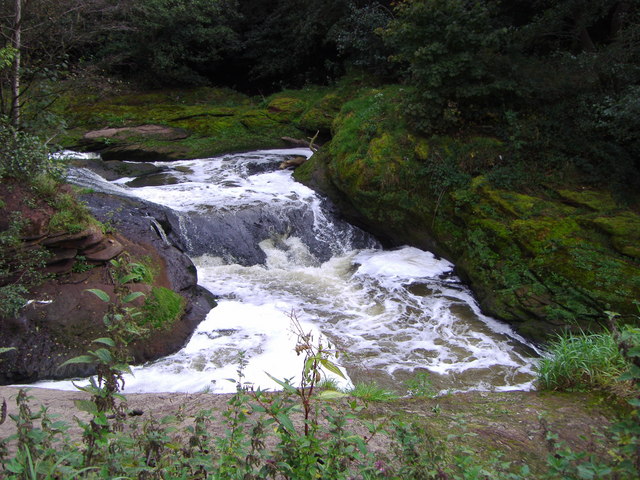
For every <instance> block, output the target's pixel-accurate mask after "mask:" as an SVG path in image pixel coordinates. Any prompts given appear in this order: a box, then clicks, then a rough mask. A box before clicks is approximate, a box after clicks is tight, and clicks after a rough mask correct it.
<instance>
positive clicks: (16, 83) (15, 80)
mask: <svg viewBox="0 0 640 480" xmlns="http://www.w3.org/2000/svg"><path fill="white" fill-rule="evenodd" d="M14 12H15V18H14V22H13V38H12V39H11V40H12V41H11V44H12V45H11V46H12V47H13V48H15V56H14V57H13V72H12V74H13V75H12V79H11V125H12V126H13V128H15V129H16V130H17V129H18V128H20V48H21V47H22V25H21V24H22V0H14Z"/></svg>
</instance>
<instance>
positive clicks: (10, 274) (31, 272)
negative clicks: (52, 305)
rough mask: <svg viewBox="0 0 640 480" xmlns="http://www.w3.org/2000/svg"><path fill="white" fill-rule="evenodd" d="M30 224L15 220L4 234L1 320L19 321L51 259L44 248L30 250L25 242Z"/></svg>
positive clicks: (0, 246)
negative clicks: (13, 319)
mask: <svg viewBox="0 0 640 480" xmlns="http://www.w3.org/2000/svg"><path fill="white" fill-rule="evenodd" d="M25 226H26V220H25V219H23V218H22V217H21V216H20V214H18V213H14V214H12V216H11V220H10V223H9V228H8V229H7V230H4V231H2V232H0V316H4V317H16V316H17V315H18V313H19V312H20V310H21V309H22V307H24V306H25V305H26V303H27V295H28V293H29V289H30V288H32V287H33V286H35V285H38V284H40V283H41V282H42V281H43V280H44V279H45V278H46V275H45V274H44V273H43V268H44V265H45V260H46V258H47V256H48V254H47V252H46V251H45V250H44V249H43V248H28V247H27V246H26V245H25V244H24V243H23V242H22V238H21V233H22V231H23V229H24V227H25Z"/></svg>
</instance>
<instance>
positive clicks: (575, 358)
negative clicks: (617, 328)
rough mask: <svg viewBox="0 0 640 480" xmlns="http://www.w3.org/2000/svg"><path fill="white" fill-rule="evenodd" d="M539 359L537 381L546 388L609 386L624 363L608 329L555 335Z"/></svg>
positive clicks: (583, 388)
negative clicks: (606, 330)
mask: <svg viewBox="0 0 640 480" xmlns="http://www.w3.org/2000/svg"><path fill="white" fill-rule="evenodd" d="M549 352H550V356H548V357H546V358H543V359H542V360H541V362H540V366H539V372H538V383H539V385H540V387H541V388H543V389H547V390H588V389H593V388H597V389H610V388H611V387H612V386H613V385H614V384H615V382H616V380H617V378H618V377H619V376H620V375H621V374H622V372H624V370H625V369H626V368H627V363H626V361H625V359H624V357H623V355H622V353H621V352H620V351H619V349H618V345H617V343H616V340H615V339H614V337H613V335H612V334H611V333H610V332H603V333H592V334H588V333H585V332H582V333H578V334H567V335H559V336H558V337H557V338H556V339H555V340H554V341H552V342H551V343H550V345H549Z"/></svg>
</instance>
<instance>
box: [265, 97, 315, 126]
mask: <svg viewBox="0 0 640 480" xmlns="http://www.w3.org/2000/svg"><path fill="white" fill-rule="evenodd" d="M305 108H306V103H305V102H304V101H302V100H300V99H299V98H291V97H276V98H274V99H273V100H271V102H269V104H268V105H267V115H268V116H269V118H271V119H272V120H275V121H277V122H281V123H292V122H293V121H294V120H296V119H297V118H298V117H299V116H300V115H301V114H302V112H303V111H304V110H305Z"/></svg>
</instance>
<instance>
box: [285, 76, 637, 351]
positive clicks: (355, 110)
mask: <svg viewBox="0 0 640 480" xmlns="http://www.w3.org/2000/svg"><path fill="white" fill-rule="evenodd" d="M402 97H403V89H402V88H401V87H398V86H390V87H385V88H379V89H373V90H366V91H363V92H362V93H361V95H360V96H358V97H357V98H354V99H353V100H351V101H349V102H347V103H346V104H345V105H344V106H343V107H342V109H341V112H340V114H339V115H338V116H337V117H336V119H335V121H334V123H333V138H332V140H331V142H330V143H329V144H327V145H325V146H324V147H323V149H322V150H321V151H320V152H319V153H318V154H316V155H314V157H312V159H311V161H310V162H307V163H306V164H305V165H303V166H302V167H300V168H299V169H298V170H297V171H296V174H295V175H296V178H297V179H298V180H300V181H302V182H304V183H307V184H309V185H311V186H313V187H315V188H317V189H320V190H322V191H324V192H325V193H326V194H328V195H330V196H331V197H332V198H333V199H334V200H335V201H336V202H337V203H338V204H339V205H341V206H342V209H343V211H344V212H345V213H346V214H347V215H348V216H350V217H351V219H352V220H353V221H355V222H356V223H358V224H360V225H363V226H365V227H366V228H368V229H370V230H372V231H373V232H374V233H376V234H378V235H380V236H381V237H382V238H384V239H387V240H388V241H389V243H391V244H395V245H400V244H411V245H415V246H418V247H422V248H427V249H430V250H433V251H435V252H436V253H437V254H439V255H442V256H444V257H446V258H448V259H450V260H452V261H453V262H454V263H455V264H456V267H457V271H458V273H459V275H460V276H461V277H462V278H463V279H464V280H466V281H467V282H469V284H470V285H471V287H472V289H473V290H474V292H475V293H476V295H477V298H478V301H479V303H480V305H481V306H482V308H483V309H484V310H485V311H486V312H487V313H489V314H492V315H494V316H496V317H499V318H501V319H504V320H507V321H509V322H511V323H513V324H514V325H515V327H516V328H517V329H518V330H519V331H520V332H521V333H522V334H524V335H525V336H527V337H529V338H532V339H535V340H544V339H546V338H548V337H549V335H550V334H552V333H553V332H557V331H560V330H562V329H565V328H581V329H587V330H589V329H593V328H598V326H599V325H600V324H602V323H603V322H605V320H606V314H605V312H606V311H616V312H618V313H620V314H622V315H625V314H632V313H634V312H636V313H637V309H636V306H635V305H634V304H633V301H634V300H635V299H638V298H640V251H639V249H638V244H639V243H638V241H639V239H640V216H639V215H638V213H637V211H635V210H633V209H632V208H630V207H628V206H625V205H621V204H620V203H618V202H616V200H615V199H614V197H613V195H612V194H611V192H609V191H607V190H602V189H600V190H599V189H594V188H592V187H590V188H586V187H584V186H582V185H581V184H579V183H578V182H575V181H565V182H558V181H557V180H556V179H551V178H546V177H545V176H544V175H541V174H540V172H531V171H529V172H524V173H522V174H523V175H530V176H531V177H532V180H533V181H530V182H528V185H529V186H528V187H527V188H518V189H515V188H513V187H511V188H509V182H508V181H505V179H503V178H501V175H502V176H505V175H507V173H505V172H507V170H506V169H505V168H501V167H502V165H503V164H504V163H505V161H504V158H505V157H507V156H508V154H509V152H508V149H507V146H506V145H504V144H503V143H502V142H501V141H500V140H498V139H495V138H489V137H483V136H472V135H467V136H464V137H460V138H452V137H447V136H433V137H430V138H423V137H420V136H419V135H415V134H411V133H409V130H408V129H407V128H406V125H405V123H404V122H403V116H402V114H401V110H402ZM521 167H522V166H521ZM507 180H509V179H507ZM520 184H522V182H521V183H520ZM534 184H535V185H534ZM505 185H507V186H506V187H505Z"/></svg>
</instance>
